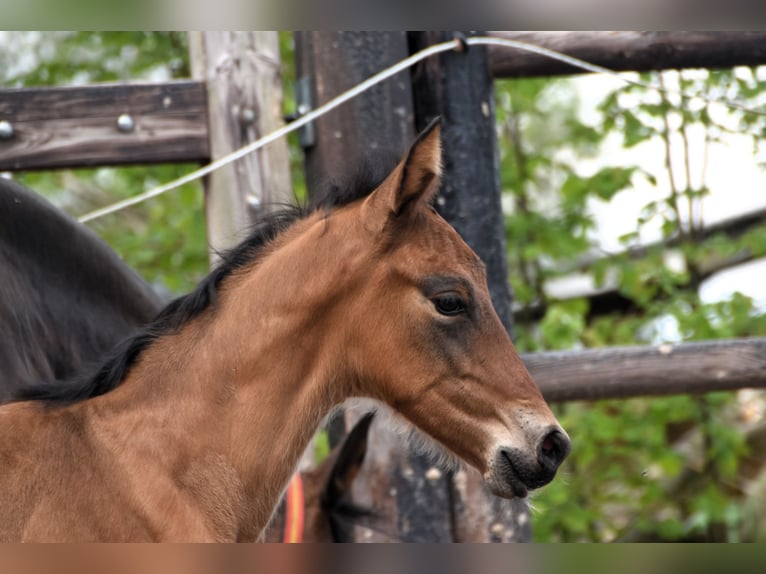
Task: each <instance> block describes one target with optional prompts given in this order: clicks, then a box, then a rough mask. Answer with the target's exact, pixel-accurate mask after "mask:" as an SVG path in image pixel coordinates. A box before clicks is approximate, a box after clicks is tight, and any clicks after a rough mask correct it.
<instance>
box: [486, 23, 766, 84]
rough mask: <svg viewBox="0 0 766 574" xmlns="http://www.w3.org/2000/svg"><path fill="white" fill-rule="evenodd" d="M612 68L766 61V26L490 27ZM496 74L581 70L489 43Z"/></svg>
mask: <svg viewBox="0 0 766 574" xmlns="http://www.w3.org/2000/svg"><path fill="white" fill-rule="evenodd" d="M491 35H492V36H496V37H499V38H508V39H511V40H520V41H523V42H529V43H530V44H536V45H538V46H542V47H544V48H549V49H551V50H556V51H557V52H563V53H565V54H567V55H569V56H574V57H576V58H580V59H582V60H586V61H587V62H590V63H592V64H598V65H599V66H604V67H605V68H609V69H611V70H616V71H636V72H644V71H648V70H664V69H670V68H731V67H733V66H757V65H760V64H766V32H605V31H603V32H602V31H599V32H492V33H491ZM489 66H490V69H491V70H492V75H493V76H494V77H495V78H520V77H530V76H554V75H562V74H582V73H585V72H584V71H583V70H581V69H579V68H574V67H572V66H570V65H568V64H564V63H562V62H559V61H556V60H551V59H550V58H547V57H545V56H541V55H538V54H533V53H531V52H524V51H521V50H512V49H508V48H504V47H496V46H492V47H490V49H489Z"/></svg>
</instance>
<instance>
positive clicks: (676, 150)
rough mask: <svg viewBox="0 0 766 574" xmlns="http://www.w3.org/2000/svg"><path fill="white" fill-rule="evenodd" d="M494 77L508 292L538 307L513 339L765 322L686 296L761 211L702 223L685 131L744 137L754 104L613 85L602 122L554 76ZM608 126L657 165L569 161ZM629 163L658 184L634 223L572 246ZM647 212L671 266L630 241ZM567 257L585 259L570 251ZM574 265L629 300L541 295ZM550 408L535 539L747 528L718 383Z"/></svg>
mask: <svg viewBox="0 0 766 574" xmlns="http://www.w3.org/2000/svg"><path fill="white" fill-rule="evenodd" d="M642 79H643V80H645V81H650V82H654V83H660V84H664V85H667V86H668V87H670V88H682V89H684V90H686V91H689V92H697V93H706V94H708V95H710V96H712V97H719V96H722V95H726V97H728V98H730V99H738V100H740V101H743V103H746V102H747V101H748V99H750V102H751V104H752V102H753V101H754V99H755V98H758V97H760V94H761V93H763V87H764V86H763V83H762V82H760V81H759V80H758V79H757V76H756V74H754V73H752V72H751V71H749V70H748V71H747V72H743V71H742V70H737V71H718V72H709V71H694V72H690V73H684V74H679V73H676V72H667V73H663V74H656V73H655V74H644V75H642ZM496 89H497V99H498V121H499V126H500V127H499V134H500V146H501V181H502V185H503V190H504V194H505V205H506V207H508V209H507V210H506V230H507V239H508V245H509V268H510V279H511V282H512V284H513V287H514V291H515V296H516V302H517V303H519V304H521V305H523V306H527V307H530V306H536V307H537V308H542V309H543V310H544V314H543V316H542V318H540V319H539V321H535V322H527V323H522V324H517V328H516V332H517V337H518V341H517V346H518V347H519V348H520V349H521V350H537V349H572V348H580V347H583V346H586V347H599V346H608V345H629V344H647V343H650V342H658V341H661V340H662V339H661V333H662V331H658V330H657V329H658V325H659V324H660V322H663V323H664V324H672V325H674V326H675V328H676V330H677V332H678V335H679V336H680V338H681V340H687V341H691V340H702V339H712V338H732V337H740V336H755V335H764V334H766V315H764V314H763V312H762V311H760V310H758V309H757V308H756V306H755V304H754V302H753V301H752V300H751V299H750V298H748V297H745V296H744V295H742V294H739V293H737V294H735V295H734V296H733V297H732V298H730V299H729V300H726V301H721V302H716V303H703V302H702V301H701V300H700V298H699V295H698V291H699V286H700V284H701V282H702V279H703V277H705V273H707V271H706V270H707V269H711V268H716V266H720V265H722V264H723V263H724V262H726V261H727V260H730V259H732V258H734V257H736V256H741V255H742V254H743V253H746V254H748V255H750V256H752V257H757V256H762V255H763V254H764V250H766V226H760V227H754V228H751V229H749V230H747V231H746V232H745V233H743V234H740V235H739V236H737V235H733V236H730V235H725V234H723V233H719V234H716V235H714V236H712V237H709V238H707V237H705V236H704V235H703V233H702V226H703V223H704V222H703V219H702V215H701V214H702V213H703V209H702V205H703V202H704V200H705V198H706V197H707V196H708V195H709V189H708V187H707V182H706V173H705V169H706V167H707V166H706V165H705V166H703V168H702V172H701V173H699V174H694V173H692V166H693V165H695V164H694V161H693V159H692V155H693V153H692V150H691V146H690V144H689V140H690V138H692V137H694V138H696V140H695V141H696V142H697V143H699V142H700V138H701V141H702V143H703V144H704V146H705V148H707V147H709V146H710V145H711V144H712V143H713V142H716V141H720V140H721V138H722V137H724V136H725V135H726V134H728V133H733V131H734V130H736V129H742V128H743V127H746V129H747V132H748V133H750V134H753V138H754V140H755V139H757V138H756V134H757V136H758V138H760V136H761V135H762V133H763V126H762V125H761V122H762V119H760V117H759V116H749V115H746V114H743V113H740V112H735V113H733V114H728V115H726V114H722V113H721V112H720V109H719V110H715V112H716V113H713V110H711V109H710V106H708V105H707V104H701V103H700V102H699V101H683V102H682V101H681V98H678V97H676V96H674V95H659V94H657V93H656V92H654V91H648V90H646V89H645V88H642V87H640V86H636V85H625V86H624V87H621V88H618V89H616V90H614V91H612V92H611V93H609V94H608V95H607V96H606V97H605V98H604V99H603V101H602V102H601V104H600V106H599V109H600V111H601V113H602V119H601V124H600V125H599V126H591V125H587V126H586V125H582V123H581V122H580V120H579V119H578V115H577V113H576V112H577V100H576V97H575V94H574V92H573V91H572V89H571V86H570V84H569V81H568V80H522V81H512V82H502V83H501V82H498V83H497V85H496ZM562 96H563V97H562ZM737 124H738V125H737ZM734 126H736V127H734ZM610 134H616V135H617V136H619V138H620V139H621V140H622V145H623V147H624V148H626V149H632V148H636V147H637V146H641V145H649V144H651V145H654V146H658V147H659V149H660V150H662V153H663V154H665V156H666V161H665V165H664V168H663V169H662V170H659V171H656V172H655V171H651V170H649V169H647V168H646V167H645V166H640V165H603V162H602V163H601V164H600V165H601V167H599V168H598V169H596V170H593V169H592V168H591V169H590V171H587V170H586V169H585V168H584V167H583V166H587V165H590V164H589V162H588V161H587V160H588V159H590V158H592V157H593V156H594V154H597V153H600V152H601V150H602V147H601V146H602V144H604V143H605V142H606V139H607V138H608V137H609V136H610ZM691 134H694V135H693V136H692V135H691ZM700 134H701V136H700ZM610 141H614V138H612V139H611V140H610ZM610 145H613V144H610ZM758 145H760V144H759V142H755V143H754V148H755V149H756V150H757V148H758ZM705 153H707V151H705ZM670 157H673V158H675V159H674V161H673V162H671V161H670V159H669V158H670ZM678 158H681V162H680V163H679V162H678V161H677V159H678ZM606 160H607V161H608V155H607V156H606ZM639 178H640V179H641V180H642V181H643V182H644V183H648V184H649V185H650V186H652V187H654V188H656V189H659V190H661V191H662V192H663V197H662V198H661V199H659V200H657V199H655V200H652V201H647V202H646V205H645V207H644V208H643V209H642V210H641V211H640V212H639V213H636V214H635V215H634V220H635V226H634V227H628V228H627V229H626V232H625V233H624V235H623V237H622V241H623V243H624V245H625V246H626V249H628V251H626V252H624V253H622V254H618V255H613V256H609V257H604V256H602V257H598V258H596V260H595V262H593V258H592V257H590V258H588V257H586V256H589V255H591V254H592V253H593V252H594V251H596V250H595V249H594V245H593V241H594V240H593V233H592V231H593V229H594V225H595V222H594V220H593V216H592V215H591V211H590V207H591V206H592V205H594V204H595V203H596V202H608V201H610V200H611V199H612V198H614V197H615V195H616V194H617V193H619V192H622V191H625V192H629V193H634V192H633V191H630V190H631V188H632V186H633V185H634V184H635V183H636V182H637V181H638V179H639ZM649 224H653V225H657V226H659V228H660V229H661V230H662V235H663V237H664V240H665V241H672V242H674V247H673V253H674V254H675V257H676V259H679V258H680V260H681V265H679V264H675V265H672V264H671V263H669V259H670V255H671V254H670V252H669V249H668V247H667V245H665V244H658V245H655V246H653V247H649V248H647V249H644V250H641V251H631V249H632V248H633V247H634V246H635V245H636V244H637V241H638V239H639V237H640V234H641V232H642V230H643V228H644V227H646V226H647V225H649ZM578 260H582V261H584V262H588V263H581V264H579V265H575V262H576V261H578ZM573 270H578V271H581V272H585V273H587V274H588V275H589V276H590V277H591V278H592V280H593V283H594V285H596V286H599V287H605V286H607V285H609V284H614V285H615V286H616V289H617V291H618V292H619V293H620V295H622V296H623V297H624V298H625V299H626V300H627V301H629V302H630V307H629V308H628V309H626V310H627V312H626V313H612V314H609V315H603V314H602V315H598V314H592V312H591V310H590V309H589V305H588V301H587V300H586V299H574V300H563V301H562V300H555V299H552V298H551V297H550V296H549V295H548V293H547V291H546V289H545V284H546V282H547V281H549V280H551V279H554V278H556V277H558V276H561V275H565V274H567V273H571V272H572V271H573ZM521 316H524V315H521ZM556 411H557V415H558V416H559V418H560V420H561V422H562V424H563V425H564V427H565V428H567V429H568V430H569V432H570V434H571V435H572V438H573V444H574V447H573V448H574V450H573V452H572V455H571V457H570V459H568V461H567V462H566V463H565V465H564V467H563V468H562V470H561V474H562V476H561V477H560V478H559V479H557V480H555V481H554V482H553V483H552V484H551V485H549V486H547V487H546V488H545V489H544V490H543V491H542V492H541V493H539V494H538V495H537V496H536V497H535V500H534V506H535V508H536V509H537V511H536V512H535V513H534V515H533V529H534V534H535V538H536V539H537V540H539V541H609V540H620V539H627V540H640V539H662V540H680V539H714V540H721V539H726V540H739V539H741V538H743V536H744V537H746V536H748V534H747V532H750V533H751V534H749V535H753V534H752V533H753V532H757V530H758V529H757V528H751V529H750V530H749V531H746V528H745V523H744V517H745V516H746V514H747V513H744V512H742V508H743V507H744V506H745V505H746V500H745V499H744V498H743V497H742V496H741V495H739V494H737V493H738V492H741V490H740V489H741V486H734V485H737V484H739V482H740V481H741V478H740V476H739V466H740V461H741V459H742V456H743V455H744V454H745V453H746V448H745V441H744V433H743V430H742V428H741V426H740V425H738V424H737V421H738V419H737V415H736V409H735V401H734V395H733V394H732V393H715V394H709V395H706V396H702V397H692V396H674V397H668V398H664V397H663V398H659V397H658V398H646V399H631V400H622V401H616V400H614V401H600V402H597V403H570V404H566V405H563V406H557V408H556ZM743 533H744V534H743Z"/></svg>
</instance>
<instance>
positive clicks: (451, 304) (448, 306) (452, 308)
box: [432, 295, 465, 316]
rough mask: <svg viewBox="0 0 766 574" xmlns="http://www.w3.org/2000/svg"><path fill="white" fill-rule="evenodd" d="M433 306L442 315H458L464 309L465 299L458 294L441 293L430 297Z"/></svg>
mask: <svg viewBox="0 0 766 574" xmlns="http://www.w3.org/2000/svg"><path fill="white" fill-rule="evenodd" d="M432 301H433V303H434V307H436V310H437V311H438V312H439V313H441V314H442V315H447V316H452V315H458V314H459V313H462V312H463V311H465V301H463V299H461V298H460V297H459V296H458V295H442V296H440V297H434V299H432Z"/></svg>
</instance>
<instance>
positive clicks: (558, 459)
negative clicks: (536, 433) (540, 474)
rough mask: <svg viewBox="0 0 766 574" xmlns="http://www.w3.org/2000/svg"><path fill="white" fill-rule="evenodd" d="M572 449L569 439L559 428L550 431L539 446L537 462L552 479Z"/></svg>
mask: <svg viewBox="0 0 766 574" xmlns="http://www.w3.org/2000/svg"><path fill="white" fill-rule="evenodd" d="M571 449H572V443H571V441H570V440H569V437H568V436H567V435H566V433H564V432H563V431H562V430H561V429H559V428H555V427H554V428H552V429H549V430H548V432H546V433H545V434H544V435H543V438H542V439H541V440H540V442H539V443H538V445H537V461H538V463H539V464H540V466H541V467H542V468H543V469H544V470H545V472H546V473H550V474H551V477H552V475H553V474H554V473H555V472H556V470H557V469H558V467H559V466H560V465H561V463H562V462H564V459H565V458H566V457H567V455H568V454H569V451H570V450H571Z"/></svg>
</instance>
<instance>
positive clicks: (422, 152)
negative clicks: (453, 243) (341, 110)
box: [363, 117, 441, 230]
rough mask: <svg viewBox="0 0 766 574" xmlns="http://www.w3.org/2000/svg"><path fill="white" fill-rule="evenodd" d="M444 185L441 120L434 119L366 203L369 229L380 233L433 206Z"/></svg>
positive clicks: (365, 211) (365, 212)
mask: <svg viewBox="0 0 766 574" xmlns="http://www.w3.org/2000/svg"><path fill="white" fill-rule="evenodd" d="M440 182H441V119H440V118H438V117H437V118H436V119H434V120H433V121H432V122H431V123H430V124H428V126H427V127H426V128H425V129H424V130H423V131H422V132H421V133H420V135H419V136H418V137H417V139H416V140H415V142H414V143H413V144H412V146H410V149H409V151H408V152H407V154H406V155H405V156H404V158H403V159H402V160H401V161H400V162H399V165H397V166H396V168H395V169H394V171H392V172H391V174H390V175H389V176H388V177H387V178H386V180H385V181H384V182H383V183H382V184H381V185H380V186H379V187H378V189H376V190H375V191H374V192H373V193H372V195H370V196H369V197H368V198H367V199H366V200H365V203H364V207H363V217H364V218H365V222H366V224H367V226H368V227H370V228H372V229H375V230H379V229H382V228H384V227H385V226H386V224H387V223H389V222H390V221H391V220H396V219H399V218H401V217H406V215H407V214H408V213H409V212H411V211H412V209H413V208H414V207H415V206H416V205H417V204H419V203H430V202H431V201H432V200H433V197H434V195H436V192H437V190H438V189H439V183H440Z"/></svg>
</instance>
